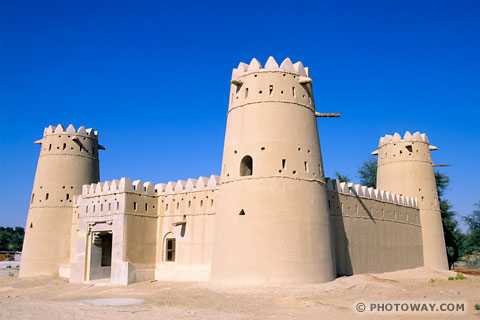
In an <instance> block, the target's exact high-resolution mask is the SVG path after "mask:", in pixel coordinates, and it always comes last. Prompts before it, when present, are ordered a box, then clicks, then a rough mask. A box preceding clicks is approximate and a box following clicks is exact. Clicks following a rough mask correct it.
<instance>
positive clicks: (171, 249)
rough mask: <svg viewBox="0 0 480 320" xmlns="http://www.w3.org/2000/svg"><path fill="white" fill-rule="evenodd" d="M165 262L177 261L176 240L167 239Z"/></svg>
mask: <svg viewBox="0 0 480 320" xmlns="http://www.w3.org/2000/svg"><path fill="white" fill-rule="evenodd" d="M165 253H166V254H165V260H166V261H175V239H166V250H165Z"/></svg>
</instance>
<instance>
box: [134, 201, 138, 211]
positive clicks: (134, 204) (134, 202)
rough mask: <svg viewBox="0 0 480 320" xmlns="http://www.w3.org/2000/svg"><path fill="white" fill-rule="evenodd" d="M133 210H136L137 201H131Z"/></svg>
mask: <svg viewBox="0 0 480 320" xmlns="http://www.w3.org/2000/svg"><path fill="white" fill-rule="evenodd" d="M133 210H135V211H137V203H136V202H133Z"/></svg>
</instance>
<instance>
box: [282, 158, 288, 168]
mask: <svg viewBox="0 0 480 320" xmlns="http://www.w3.org/2000/svg"><path fill="white" fill-rule="evenodd" d="M286 165H287V159H282V169H285V166H286Z"/></svg>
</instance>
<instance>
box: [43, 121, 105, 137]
mask: <svg viewBox="0 0 480 320" xmlns="http://www.w3.org/2000/svg"><path fill="white" fill-rule="evenodd" d="M53 134H70V135H79V136H84V137H90V138H95V139H98V131H94V130H93V129H92V128H90V129H85V127H84V126H81V127H80V128H78V130H75V127H74V126H73V125H72V124H69V125H68V127H67V129H65V128H64V127H63V126H62V125H61V124H59V125H57V126H56V127H54V126H48V127H46V128H45V130H44V131H43V136H48V135H53Z"/></svg>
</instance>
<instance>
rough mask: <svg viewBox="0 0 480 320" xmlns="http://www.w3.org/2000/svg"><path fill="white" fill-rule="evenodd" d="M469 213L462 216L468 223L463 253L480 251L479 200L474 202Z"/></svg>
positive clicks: (468, 253)
mask: <svg viewBox="0 0 480 320" xmlns="http://www.w3.org/2000/svg"><path fill="white" fill-rule="evenodd" d="M473 206H474V208H475V209H474V210H473V212H472V213H471V214H469V215H468V216H466V217H464V220H465V222H466V223H467V225H468V232H467V234H466V235H465V241H464V253H465V254H466V255H470V254H473V253H476V252H477V253H478V252H480V201H478V202H477V203H475V204H474V205H473Z"/></svg>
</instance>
